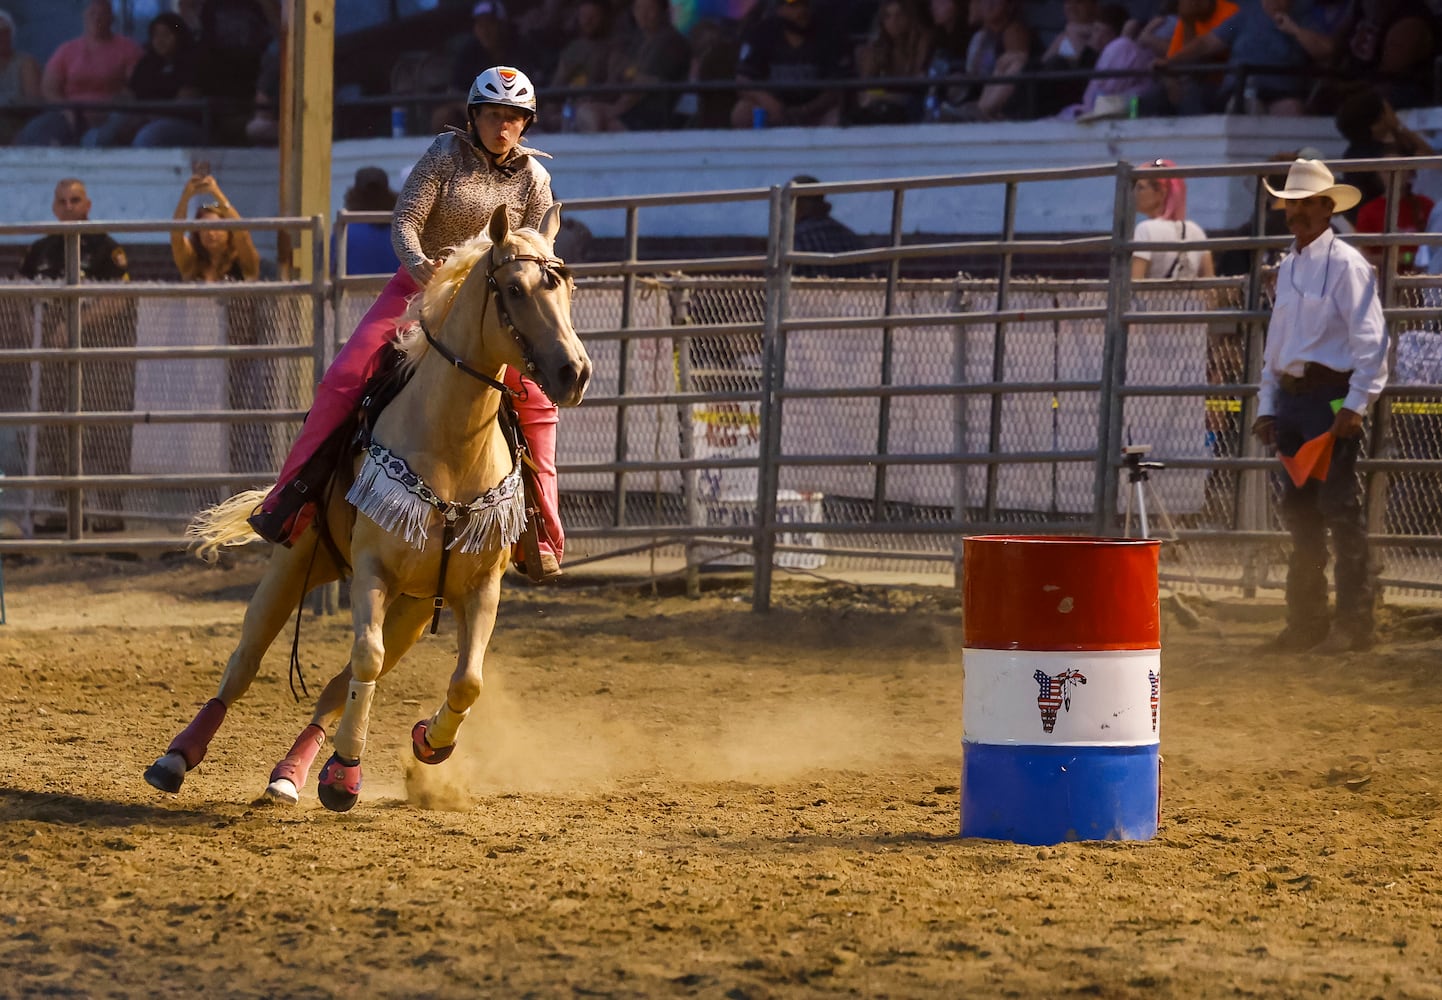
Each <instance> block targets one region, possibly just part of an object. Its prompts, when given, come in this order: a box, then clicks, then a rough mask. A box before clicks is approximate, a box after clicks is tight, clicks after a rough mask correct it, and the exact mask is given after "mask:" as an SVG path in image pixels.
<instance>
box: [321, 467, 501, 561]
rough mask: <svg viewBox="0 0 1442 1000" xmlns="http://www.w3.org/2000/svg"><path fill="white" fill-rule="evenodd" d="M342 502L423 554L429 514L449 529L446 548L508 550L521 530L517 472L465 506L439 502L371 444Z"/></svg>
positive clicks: (408, 469) (405, 469)
mask: <svg viewBox="0 0 1442 1000" xmlns="http://www.w3.org/2000/svg"><path fill="white" fill-rule="evenodd" d="M345 498H346V500H347V501H348V502H349V503H351V504H352V505H354V506H355V509H356V510H358V511H360V512H361V513H362V514H364V515H365V516H366V517H368V518H370V519H371V520H372V521H374V522H375V523H376V524H377V525H379V526H380V528H381V529H382V530H384V531H388V532H390V533H391V534H393V535H397V534H398V535H400V536H401V537H402V538H404V539H405V540H406V543H407V544H408V545H410V546H411V547H412V548H414V549H424V548H425V547H426V538H427V537H428V535H429V529H430V522H431V515H432V514H439V515H440V516H441V519H442V520H443V521H444V522H446V524H447V526H448V527H449V528H450V534H451V542H450V545H449V546H448V547H449V548H450V549H453V550H455V551H459V552H468V553H477V552H480V551H481V550H482V549H484V548H486V546H487V545H488V544H491V545H495V546H497V547H499V546H503V545H511V544H514V543H515V542H516V540H517V539H519V538H520V537H521V531H522V529H524V528H525V526H526V500H525V494H524V492H523V490H522V488H521V467H520V465H519V464H516V465H513V466H512V468H511V471H510V472H509V473H508V474H507V475H506V478H504V479H502V480H501V481H500V482H499V483H497V484H496V485H495V486H493V487H491V488H490V489H489V490H487V491H486V492H485V493H483V494H481V495H480V496H479V497H477V498H476V499H474V500H472V501H471V502H470V503H468V504H460V503H455V502H453V501H448V500H442V499H441V498H440V497H438V496H437V495H436V493H435V491H434V490H432V489H431V488H430V487H429V486H428V485H426V481H425V480H424V479H422V478H421V477H420V476H419V475H417V474H416V473H415V472H413V471H412V470H411V467H410V466H409V465H407V464H406V462H405V459H403V458H401V457H400V456H399V455H393V454H391V452H390V451H389V450H387V449H386V448H384V447H382V446H381V445H379V444H377V443H375V442H372V443H371V445H370V447H369V448H367V449H366V457H365V461H364V462H363V463H362V464H361V469H360V474H359V475H357V476H356V480H355V482H354V483H353V484H352V485H351V488H350V492H348V493H347V494H346V497H345Z"/></svg>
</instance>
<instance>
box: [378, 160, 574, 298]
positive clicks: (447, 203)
mask: <svg viewBox="0 0 1442 1000" xmlns="http://www.w3.org/2000/svg"><path fill="white" fill-rule="evenodd" d="M546 155H547V154H545V153H543V152H541V151H540V150H538V149H531V148H529V147H526V146H517V147H516V149H515V150H514V151H513V152H512V153H511V155H510V157H509V158H507V160H506V162H505V164H504V165H501V166H492V165H491V162H490V160H488V159H487V158H486V157H485V156H483V155H481V152H480V150H478V149H476V147H474V146H472V145H471V142H470V140H469V139H468V138H467V137H466V135H465V133H463V132H458V131H447V132H443V133H441V134H440V135H438V136H436V139H435V141H434V142H432V143H431V146H430V148H429V149H427V150H426V152H425V155H424V156H422V157H421V158H420V160H418V161H417V162H416V165H415V167H414V168H412V170H411V173H410V176H409V177H407V178H406V182H405V185H404V186H403V187H402V188H401V193H400V197H399V198H398V199H397V200H396V208H395V215H394V216H393V217H392V220H391V246H393V247H395V251H396V256H397V257H399V258H400V260H401V263H402V264H404V265H405V266H406V268H407V269H411V270H414V268H415V266H416V265H417V264H419V263H420V262H421V261H423V260H437V259H439V258H441V257H443V256H444V255H445V251H446V250H447V249H448V248H450V247H454V246H459V245H460V244H462V243H464V242H466V241H467V240H469V239H470V238H471V237H473V236H475V235H476V234H477V233H479V232H480V231H481V230H482V229H484V228H485V227H486V223H488V222H490V220H491V213H492V212H494V211H495V209H496V206H497V205H501V204H504V205H506V206H507V207H508V208H509V210H510V216H511V227H512V228H519V227H521V226H529V227H531V228H536V227H538V226H539V225H540V224H541V216H543V215H544V214H545V213H546V209H547V208H549V207H550V206H551V202H552V200H553V199H552V197H551V175H550V173H549V172H548V171H547V170H546V168H545V167H543V166H542V165H541V163H540V161H539V160H538V159H537V157H542V156H546ZM547 158H549V157H547Z"/></svg>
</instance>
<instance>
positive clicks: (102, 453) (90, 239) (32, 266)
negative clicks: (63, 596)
mask: <svg viewBox="0 0 1442 1000" xmlns="http://www.w3.org/2000/svg"><path fill="white" fill-rule="evenodd" d="M51 211H52V212H54V214H55V218H56V219H57V220H59V221H60V222H85V221H87V220H88V219H89V217H90V196H89V195H88V194H87V193H86V191H85V185H84V184H83V183H82V182H81V181H79V180H77V179H76V178H74V177H66V178H64V179H62V180H61V181H60V182H59V183H57V184H56V185H55V200H54V202H53V203H52V204H51ZM20 274H21V276H22V277H25V278H32V279H34V278H40V279H46V280H50V281H64V280H65V237H64V236H63V235H61V234H59V233H55V234H52V235H50V236H42V237H41V238H40V239H38V240H36V241H35V242H34V243H32V244H31V245H30V249H29V250H28V251H27V252H26V254H25V259H24V261H22V262H21V265H20ZM80 279H81V280H82V281H107V282H108V281H129V280H130V273H129V262H128V261H127V260H126V259H125V250H124V248H122V247H121V246H120V244H118V243H116V242H115V241H114V240H113V239H111V238H110V237H109V236H108V235H106V234H105V233H84V234H82V235H81V237H80ZM35 308H36V309H37V310H40V312H38V313H37V316H38V317H39V318H40V320H41V340H42V344H43V346H45V347H64V346H66V344H67V334H66V324H65V317H66V310H67V306H66V304H65V303H64V302H61V301H55V300H50V301H37V302H36V303H35ZM80 315H81V321H80V337H81V340H80V346H81V347H86V348H89V347H134V346H135V300H134V299H133V298H130V297H128V296H126V297H116V296H97V297H96V298H95V299H93V300H86V301H83V302H82V303H81V314H80ZM26 332H27V333H28V332H29V331H28V329H27V330H26ZM25 346H27V347H28V346H30V343H29V342H28V338H27V342H26V343H25ZM15 367H18V366H15ZM39 367H40V369H41V370H40V385H39V389H40V409H41V410H44V411H64V410H66V409H67V408H68V407H67V402H66V400H67V393H68V390H67V388H66V382H67V371H66V368H67V366H66V365H64V364H49V363H42V364H41V365H40V366H39ZM81 368H82V376H83V377H82V379H81V383H80V387H81V388H80V392H81V397H80V409H81V410H82V411H84V412H87V413H96V412H114V411H126V410H130V409H133V408H134V405H135V362H134V361H109V360H102V359H95V360H90V359H87V360H85V361H83V362H82V363H81ZM0 388H3V387H0ZM80 447H81V468H82V469H83V470H84V471H85V472H86V473H87V474H99V475H107V474H120V473H127V472H129V471H130V425H128V424H123V425H113V424H112V425H103V426H97V427H86V428H84V430H83V431H82V433H81V445H80ZM69 448H70V445H69V436H68V433H67V432H66V429H65V428H64V427H61V426H58V425H56V426H44V427H41V428H40V433H39V435H38V437H37V439H36V454H35V456H34V457H35V467H36V470H37V472H39V474H41V475H55V474H64V472H65V471H66V470H67V469H68V468H69V460H68V457H67V456H68V453H69ZM85 504H86V507H87V508H88V509H90V510H92V511H94V510H102V511H106V512H107V513H106V514H103V515H100V514H91V515H90V516H89V517H87V518H86V526H87V528H88V529H89V530H91V531H117V530H119V529H120V528H122V527H123V526H124V525H123V522H122V521H121V519H120V517H119V516H117V515H118V512H119V511H120V510H121V509H122V506H123V505H122V497H121V495H120V493H119V492H118V491H114V490H97V491H92V492H88V493H87V494H86V496H85ZM65 527H66V524H65V517H64V515H63V514H62V515H60V516H59V517H58V518H54V517H52V518H50V519H49V520H47V519H45V518H43V517H42V518H40V519H39V520H38V521H37V525H36V528H37V530H46V529H47V528H51V529H60V530H64V528H65Z"/></svg>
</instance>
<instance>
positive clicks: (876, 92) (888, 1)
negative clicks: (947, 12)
mask: <svg viewBox="0 0 1442 1000" xmlns="http://www.w3.org/2000/svg"><path fill="white" fill-rule="evenodd" d="M1087 2H1090V0H1087ZM914 4H915V0H882V4H881V6H880V7H878V8H877V10H876V23H875V24H874V25H872V28H871V34H870V36H869V37H868V38H867V40H866V43H865V44H864V45H862V46H861V50H860V52H859V53H858V58H857V64H858V65H857V70H858V74H857V75H859V76H860V77H861V78H862V79H879V78H882V77H889V76H890V77H907V76H922V75H924V74H925V73H926V70H927V64H928V62H929V61H930V58H931V50H932V48H933V43H932V32H931V28H930V26H929V25H928V24H926V22H925V20H924V19H923V17H922V15H921V12H920V11H919V10H917V8H916V7H915V6H914ZM923 97H924V95H923V94H922V92H921V91H919V90H888V89H885V88H876V89H872V90H863V91H861V92H860V93H859V94H858V95H857V98H856V109H855V110H854V111H853V112H852V113H851V120H852V121H853V122H854V123H856V124H858V125H884V124H898V123H901V122H914V121H920V120H921V105H922V100H923Z"/></svg>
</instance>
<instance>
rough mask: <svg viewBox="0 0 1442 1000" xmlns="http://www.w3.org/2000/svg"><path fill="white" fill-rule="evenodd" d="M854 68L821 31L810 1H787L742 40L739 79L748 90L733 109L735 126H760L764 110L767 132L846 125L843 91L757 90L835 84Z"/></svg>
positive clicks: (737, 61)
mask: <svg viewBox="0 0 1442 1000" xmlns="http://www.w3.org/2000/svg"><path fill="white" fill-rule="evenodd" d="M850 68H851V60H850V58H849V56H848V55H847V53H846V51H845V50H844V48H843V47H842V46H841V45H839V44H833V41H832V39H831V38H830V37H829V34H828V32H827V30H824V29H823V28H822V27H821V26H819V25H817V23H816V20H815V17H814V14H813V12H812V10H811V3H810V0H781V2H780V4H779V5H778V6H777V8H776V10H775V11H774V12H773V13H772V14H770V15H768V16H766V17H764V18H762V19H761V20H760V21H758V22H756V24H755V26H754V27H753V28H752V29H750V30H749V31H747V32H746V33H745V34H743V35H742V38H741V52H740V54H739V55H738V56H737V60H736V79H737V81H738V82H739V83H741V84H742V85H743V89H742V91H741V95H740V97H739V98H738V99H737V101H736V103H735V104H734V105H733V106H732V108H731V125H732V127H734V128H751V127H752V126H753V125H755V124H757V122H756V112H757V110H758V109H759V110H760V111H761V112H762V113H763V115H764V121H763V122H762V124H765V125H767V126H776V125H837V124H840V122H841V93H840V91H837V90H821V89H810V88H805V89H800V90H795V89H785V90H766V89H763V88H761V87H758V86H755V85H757V84H765V83H810V82H813V81H817V80H835V79H839V78H842V77H845V76H847V75H848V74H849V72H850ZM746 84H751V85H753V86H744V85H746Z"/></svg>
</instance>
